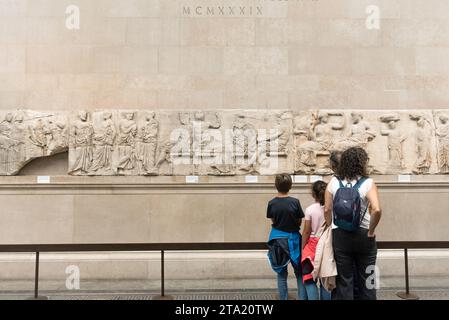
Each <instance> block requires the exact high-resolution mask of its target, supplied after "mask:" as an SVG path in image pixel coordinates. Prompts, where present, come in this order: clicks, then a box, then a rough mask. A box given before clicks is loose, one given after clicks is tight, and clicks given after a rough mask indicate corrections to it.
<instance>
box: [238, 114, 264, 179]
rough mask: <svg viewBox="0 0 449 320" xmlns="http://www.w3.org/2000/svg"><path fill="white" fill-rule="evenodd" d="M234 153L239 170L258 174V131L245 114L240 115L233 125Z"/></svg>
mask: <svg viewBox="0 0 449 320" xmlns="http://www.w3.org/2000/svg"><path fill="white" fill-rule="evenodd" d="M232 135H233V142H234V150H235V151H234V152H235V158H236V164H237V165H238V169H239V170H242V171H246V172H248V173H257V172H258V170H257V161H258V152H257V131H256V129H255V127H254V126H253V125H252V124H251V123H250V122H249V121H247V118H246V116H245V115H244V114H238V115H237V116H236V118H235V121H234V123H233V124H232Z"/></svg>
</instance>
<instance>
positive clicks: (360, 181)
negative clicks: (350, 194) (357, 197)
mask: <svg viewBox="0 0 449 320" xmlns="http://www.w3.org/2000/svg"><path fill="white" fill-rule="evenodd" d="M366 180H367V179H366V178H365V177H362V178H360V179H359V180H358V181H357V183H356V184H355V185H354V186H353V188H354V189H357V190H358V189H360V187H361V186H362V184H363V183H364V182H365V181H366Z"/></svg>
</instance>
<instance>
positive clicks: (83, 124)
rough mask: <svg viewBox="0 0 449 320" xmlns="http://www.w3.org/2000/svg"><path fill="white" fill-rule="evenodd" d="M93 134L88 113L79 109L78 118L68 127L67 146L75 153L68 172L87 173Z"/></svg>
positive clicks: (90, 160) (90, 159) (91, 153)
mask: <svg viewBox="0 0 449 320" xmlns="http://www.w3.org/2000/svg"><path fill="white" fill-rule="evenodd" d="M93 135H94V128H93V126H92V123H91V122H90V121H89V114H88V113H87V112H86V111H81V112H80V113H79V115H78V120H77V121H76V122H75V123H74V124H73V125H72V126H71V128H70V137H69V147H70V149H71V150H74V154H75V161H74V162H73V164H72V166H71V168H70V170H69V173H70V174H76V173H84V174H86V173H89V171H90V168H91V165H92V158H93V144H92V139H93Z"/></svg>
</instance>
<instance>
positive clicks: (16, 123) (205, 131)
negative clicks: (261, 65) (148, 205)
mask: <svg viewBox="0 0 449 320" xmlns="http://www.w3.org/2000/svg"><path fill="white" fill-rule="evenodd" d="M353 146H358V147H362V148H365V149H366V150H367V151H368V153H369V156H370V167H369V170H370V172H371V173H372V174H449V110H388V111H385V110H384V111H381V110H306V111H299V112H295V111H291V110H268V109H263V110H207V111H200V110H197V111H196V110H179V111H172V110H170V111H168V110H164V111H162V110H118V109H117V110H95V111H83V110H80V111H73V112H72V111H70V112H69V111H58V112H54V111H51V112H37V111H31V110H15V111H5V112H1V113H0V175H16V174H18V173H19V171H20V169H21V168H23V167H24V166H25V165H26V164H27V163H28V162H30V161H32V160H33V159H36V158H41V157H47V156H51V155H54V154H57V153H61V152H67V151H68V153H69V172H68V174H70V175H76V176H115V175H125V176H127V175H129V176H137V175H143V176H145V175H147V176H157V175H162V176H167V175H214V176H233V175H271V174H275V173H279V172H288V173H292V174H320V175H326V174H330V173H331V171H330V168H329V161H328V159H329V155H330V153H331V152H332V151H343V150H345V149H347V148H350V147H353Z"/></svg>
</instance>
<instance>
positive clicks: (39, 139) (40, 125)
mask: <svg viewBox="0 0 449 320" xmlns="http://www.w3.org/2000/svg"><path fill="white" fill-rule="evenodd" d="M29 129H30V140H31V143H32V144H34V145H35V146H36V147H39V148H40V149H41V150H42V155H43V156H44V155H46V154H47V149H48V142H49V140H50V139H49V137H48V135H49V134H50V131H49V129H48V126H47V125H46V123H45V122H44V121H43V120H42V119H37V121H36V124H35V125H34V126H30V128H29Z"/></svg>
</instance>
